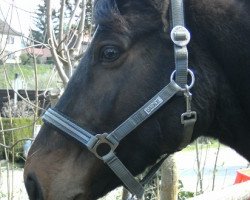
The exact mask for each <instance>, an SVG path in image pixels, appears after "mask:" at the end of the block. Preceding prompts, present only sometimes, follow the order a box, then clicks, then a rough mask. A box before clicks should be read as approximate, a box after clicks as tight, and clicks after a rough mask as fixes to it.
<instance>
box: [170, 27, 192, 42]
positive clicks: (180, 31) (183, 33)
mask: <svg viewBox="0 0 250 200" xmlns="http://www.w3.org/2000/svg"><path fill="white" fill-rule="evenodd" d="M170 36H171V39H172V41H173V43H174V44H176V45H177V46H180V47H184V46H187V44H188V43H189V42H190V38H191V36H190V32H189V31H188V30H187V29H186V28H185V27H184V26H175V27H174V28H173V29H172V31H171V34H170Z"/></svg>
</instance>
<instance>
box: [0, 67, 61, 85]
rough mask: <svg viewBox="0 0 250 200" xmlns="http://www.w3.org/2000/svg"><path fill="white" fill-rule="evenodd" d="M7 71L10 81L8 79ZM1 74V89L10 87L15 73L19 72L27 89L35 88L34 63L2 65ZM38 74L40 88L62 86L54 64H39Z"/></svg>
mask: <svg viewBox="0 0 250 200" xmlns="http://www.w3.org/2000/svg"><path fill="white" fill-rule="evenodd" d="M5 72H6V74H7V77H8V79H9V82H8V80H6V77H5ZM0 74H1V76H0V89H6V88H10V83H12V81H13V80H14V77H15V74H19V77H21V78H22V80H23V81H24V83H25V84H26V85H27V89H31V90H32V89H35V70H34V66H32V65H20V66H18V65H0ZM52 75H53V77H52V78H51V76H52ZM37 76H38V89H39V90H43V89H47V88H52V87H53V88H54V87H60V86H61V84H60V79H59V78H58V75H57V73H55V71H54V70H53V66H52V65H37ZM50 79H51V81H50Z"/></svg>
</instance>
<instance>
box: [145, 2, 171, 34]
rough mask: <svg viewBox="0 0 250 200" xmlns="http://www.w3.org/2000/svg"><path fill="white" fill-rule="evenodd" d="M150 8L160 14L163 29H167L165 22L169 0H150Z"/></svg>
mask: <svg viewBox="0 0 250 200" xmlns="http://www.w3.org/2000/svg"><path fill="white" fill-rule="evenodd" d="M150 1H151V4H152V6H154V7H155V9H156V10H157V11H158V12H159V13H161V16H162V22H163V24H164V29H167V27H168V21H167V14H168V10H169V5H170V3H169V1H170V0H150Z"/></svg>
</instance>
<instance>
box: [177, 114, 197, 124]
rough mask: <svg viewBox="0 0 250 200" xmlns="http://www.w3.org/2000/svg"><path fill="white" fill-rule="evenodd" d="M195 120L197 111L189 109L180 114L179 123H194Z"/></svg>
mask: <svg viewBox="0 0 250 200" xmlns="http://www.w3.org/2000/svg"><path fill="white" fill-rule="evenodd" d="M196 120H197V113H196V112H195V111H189V112H185V113H183V114H182V115H181V123H182V124H188V123H191V122H192V123H194V122H196Z"/></svg>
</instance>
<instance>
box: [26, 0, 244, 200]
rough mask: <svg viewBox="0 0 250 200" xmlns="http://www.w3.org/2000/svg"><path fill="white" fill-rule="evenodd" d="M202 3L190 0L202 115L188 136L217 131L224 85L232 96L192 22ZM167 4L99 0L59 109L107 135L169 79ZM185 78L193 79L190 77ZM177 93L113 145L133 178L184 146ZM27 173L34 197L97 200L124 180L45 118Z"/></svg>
mask: <svg viewBox="0 0 250 200" xmlns="http://www.w3.org/2000/svg"><path fill="white" fill-rule="evenodd" d="M197 2H200V3H197ZM205 2H206V1H205V0H204V1H196V0H192V1H190V2H186V4H187V5H185V11H186V18H185V19H186V23H187V28H188V29H190V31H191V35H192V38H193V39H192V40H191V42H190V44H189V46H188V50H189V54H190V58H189V68H190V69H191V70H192V71H193V73H194V75H195V77H196V84H195V85H194V87H193V88H192V89H191V90H190V91H189V92H192V93H193V99H192V109H193V110H195V111H196V113H197V116H198V117H197V122H196V124H195V127H194V130H193V133H192V137H191V138H190V142H191V141H193V140H194V139H196V138H197V137H198V136H199V135H201V134H203V135H210V136H212V137H216V135H215V133H214V132H213V131H214V130H219V129H217V128H218V127H219V126H218V120H217V118H216V117H215V116H219V115H217V113H218V111H217V110H216V109H218V107H219V106H218V105H219V103H218V102H219V101H218V99H221V98H222V97H221V96H222V95H221V92H222V91H228V92H227V93H226V94H227V97H229V98H231V97H232V96H233V94H232V92H230V91H231V90H230V87H229V84H228V82H227V79H226V78H225V75H223V73H222V68H221V67H220V66H221V65H223V64H222V63H220V62H218V60H217V59H216V58H215V57H214V56H213V52H212V50H211V49H210V50H209V51H208V50H207V49H206V48H205V47H208V45H209V42H208V41H206V40H202V39H203V38H205V35H206V33H204V32H202V33H201V32H199V31H197V32H192V31H194V30H197V24H196V23H198V22H200V21H202V20H201V19H200V21H199V20H195V19H196V18H195V17H194V16H195V15H198V14H199V13H198V14H197V12H195V11H197V10H199V9H200V7H199V6H201V5H203V4H204V5H205V4H206V3H205ZM197 4H201V5H199V6H195V5H197ZM192 9H193V10H192ZM169 10H170V5H169V2H168V1H166V2H164V3H163V1H160V0H140V1H133V0H126V1H124V0H96V1H95V7H94V18H95V23H96V24H97V29H96V32H95V34H94V36H93V39H92V41H91V43H90V45H89V47H88V49H87V51H86V52H85V55H84V56H83V58H82V61H81V63H80V64H79V66H78V67H77V69H76V71H75V72H74V75H73V76H72V78H71V80H70V81H69V83H68V85H67V88H66V90H65V92H64V94H63V95H62V97H61V98H60V100H59V102H58V103H57V105H56V106H55V108H54V110H56V111H57V112H58V113H61V114H62V115H63V116H65V118H67V119H70V121H73V122H74V124H77V126H79V127H82V128H84V130H87V131H88V132H89V133H91V134H92V135H96V134H103V133H110V132H112V131H113V130H114V129H115V128H116V127H118V126H119V125H120V124H121V123H123V122H124V121H125V120H126V119H127V118H129V116H131V114H133V113H135V112H136V111H137V110H138V109H139V108H141V107H142V106H143V105H145V103H146V102H147V101H148V100H149V99H151V98H152V97H153V96H154V95H155V94H157V92H159V91H160V90H161V89H162V88H164V87H165V86H166V85H168V84H169V83H170V82H171V74H173V71H174V70H175V64H176V63H175V53H174V51H173V49H174V44H173V42H172V39H171V36H170V32H171V20H170V18H171V17H170V14H169ZM205 11H206V12H208V11H209V9H208V8H207V10H205ZM205 11H204V12H205ZM187 79H188V82H190V81H192V80H190V79H192V77H190V76H188V78H187ZM219 82H220V84H219ZM218 85H223V86H220V87H218ZM178 93H179V92H177V93H176V94H175V95H174V96H173V97H172V98H171V99H170V100H169V101H168V102H167V103H166V104H164V105H162V106H161V108H159V110H158V111H157V112H156V113H154V114H153V115H152V116H150V117H149V118H148V119H146V120H145V121H144V122H143V123H141V124H140V125H138V126H137V127H136V128H135V129H134V130H133V131H132V132H131V133H130V134H128V135H126V137H124V138H123V140H121V141H120V144H119V145H118V146H117V148H116V149H115V154H116V156H117V157H118V158H119V160H120V161H121V162H122V163H123V165H124V166H126V168H127V169H128V170H129V171H130V172H131V174H133V175H134V176H136V175H138V174H140V173H141V172H143V171H144V170H145V169H146V168H147V167H149V166H151V165H152V164H154V163H155V162H156V161H157V160H158V159H159V158H160V157H161V156H162V155H163V154H171V153H174V152H176V151H178V150H179V149H180V146H181V145H182V142H183V138H185V135H184V132H183V125H182V124H181V115H182V114H183V113H184V112H185V111H186V110H187V108H186V106H187V105H186V99H185V97H183V95H182V94H178ZM231 99H232V102H233V103H232V104H231V105H234V101H233V99H234V98H231ZM230 102H231V101H230ZM237 108H238V107H237V106H235V109H237ZM45 121H46V120H45ZM243 121H244V120H243ZM217 138H219V137H217ZM226 143H228V144H230V142H229V140H228V141H227V140H226ZM186 145H187V143H186ZM243 153H244V152H243ZM245 155H246V154H245ZM24 178H25V184H26V188H27V191H28V193H29V197H30V199H31V200H38V199H46V200H59V199H60V200H71V199H72V200H77V199H84V200H92V199H97V198H98V197H100V196H102V195H104V194H106V193H107V192H108V191H110V190H112V189H114V188H115V187H117V186H119V185H122V184H123V183H122V181H121V180H120V179H119V178H118V177H117V176H116V175H115V173H114V172H113V171H112V170H111V169H110V168H109V167H108V166H107V165H106V164H105V163H104V162H103V161H102V160H100V159H98V158H97V157H96V156H95V155H94V154H93V153H92V152H90V151H89V150H88V149H87V148H86V147H83V146H82V145H81V144H80V143H79V142H78V141H76V140H73V139H72V138H71V137H68V135H67V134H65V133H64V131H63V130H61V129H60V127H59V128H58V127H54V126H53V125H51V124H49V123H46V122H45V124H44V125H43V127H42V129H41V131H40V132H39V135H38V136H37V138H36V140H35V141H34V143H33V145H32V148H31V150H30V152H29V156H28V159H27V162H26V166H25V173H24Z"/></svg>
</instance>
